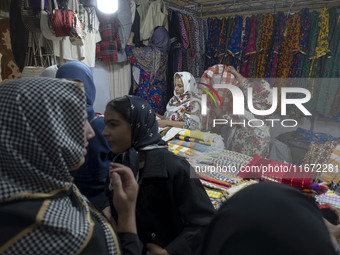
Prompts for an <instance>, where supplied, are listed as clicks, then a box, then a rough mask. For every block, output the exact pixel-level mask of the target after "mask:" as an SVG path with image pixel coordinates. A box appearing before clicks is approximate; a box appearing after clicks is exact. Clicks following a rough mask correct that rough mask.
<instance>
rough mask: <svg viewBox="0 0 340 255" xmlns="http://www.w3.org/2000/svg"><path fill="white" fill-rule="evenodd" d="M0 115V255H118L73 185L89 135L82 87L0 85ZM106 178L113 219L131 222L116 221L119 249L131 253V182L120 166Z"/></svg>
mask: <svg viewBox="0 0 340 255" xmlns="http://www.w3.org/2000/svg"><path fill="white" fill-rule="evenodd" d="M0 110H1V112H2V114H1V115H0V126H1V130H0V144H1V146H0V187H1V188H0V215H1V217H0V221H1V223H0V253H1V254H83V255H84V254H95V253H96V254H120V253H121V248H120V245H119V244H118V238H117V236H116V234H115V233H114V232H113V229H112V227H111V226H110V224H109V223H108V221H107V220H106V219H104V217H102V216H101V214H100V213H99V212H98V211H96V210H95V209H93V207H92V206H91V205H90V203H89V202H88V200H87V199H86V198H85V197H84V196H83V195H82V194H81V193H80V192H79V190H78V189H77V187H76V186H75V185H74V184H73V183H72V179H73V178H72V174H71V172H73V171H75V170H76V169H78V168H79V166H80V165H81V164H82V163H84V156H85V155H86V149H85V147H86V146H87V144H88V139H90V138H91V137H93V135H94V133H93V130H92V128H91V126H90V124H89V123H88V121H87V113H86V112H85V95H84V92H83V88H82V85H81V84H80V83H76V82H71V81H64V80H59V79H51V78H42V77H38V78H22V79H18V80H13V81H9V82H6V83H3V84H1V86H0ZM110 176H111V178H112V182H113V185H114V188H115V189H118V192H116V193H115V197H114V203H115V205H116V207H117V208H118V209H119V210H118V211H119V212H118V213H119V215H124V214H122V212H123V211H126V210H127V211H126V212H125V213H127V215H130V216H129V217H127V218H126V217H120V219H121V220H122V221H121V222H120V223H119V222H118V229H117V230H118V231H119V232H127V233H120V234H119V237H120V239H121V242H122V247H123V249H122V250H123V251H124V250H125V248H124V245H126V243H129V244H130V245H127V246H126V247H127V249H130V248H131V246H132V247H133V249H134V250H138V241H137V240H138V239H137V235H136V226H135V223H134V222H135V219H134V216H133V214H134V210H135V201H136V197H137V188H138V187H137V183H136V182H135V180H134V177H133V175H132V174H131V171H130V170H128V168H126V167H125V166H123V165H118V164H117V165H115V166H113V167H111V172H110ZM122 185H123V186H122ZM116 194H117V195H116ZM126 197H127V198H129V202H125V201H126ZM124 218H125V221H124ZM136 247H137V248H136ZM128 254H133V253H128Z"/></svg>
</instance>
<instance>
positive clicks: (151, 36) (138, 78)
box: [0, 0, 340, 216]
mask: <svg viewBox="0 0 340 255" xmlns="http://www.w3.org/2000/svg"><path fill="white" fill-rule="evenodd" d="M116 2H117V3H118V10H117V11H116V12H114V13H110V14H107V13H104V12H101V11H99V10H98V8H97V5H96V1H90V0H69V1H67V0H58V1H57V0H43V1H41V0H2V1H1V2H0V33H1V35H0V44H1V47H0V64H1V65H0V68H1V76H0V82H6V81H7V80H12V79H19V78H20V77H27V76H39V75H40V74H41V73H42V71H43V70H44V69H45V68H47V67H48V66H51V65H58V66H60V65H62V64H64V63H65V62H68V61H70V60H75V61H81V62H83V63H85V64H86V65H87V66H89V67H90V68H91V71H92V74H93V80H94V83H95V86H96V95H95V97H96V99H95V100H94V102H95V103H94V105H93V108H94V111H95V112H96V114H97V115H102V114H104V111H105V107H106V104H107V102H109V101H110V100H112V99H114V98H118V97H122V96H125V95H137V96H139V97H142V98H143V99H144V100H145V101H146V102H147V103H148V104H150V105H151V107H152V108H153V111H155V112H156V114H157V118H159V119H158V120H157V121H158V124H159V126H160V128H159V133H160V134H161V136H162V139H163V140H164V141H165V142H167V147H168V150H169V151H171V152H173V153H174V154H176V155H178V156H180V157H183V158H185V159H186V160H187V161H188V162H189V163H190V165H191V167H192V169H193V170H194V172H195V176H196V175H197V176H198V177H199V179H200V181H201V183H202V185H203V187H204V189H205V191H206V193H207V195H208V196H209V198H210V201H211V203H212V204H213V206H214V207H215V209H218V208H220V207H221V206H222V205H223V204H224V203H225V202H226V201H227V200H229V199H230V198H231V197H232V196H233V195H234V194H236V193H237V192H239V191H240V190H242V189H244V188H246V187H248V186H250V185H254V184H257V183H258V182H276V183H282V184H284V185H289V186H292V187H294V188H296V189H298V190H300V191H301V192H302V193H303V194H304V195H306V196H309V197H311V198H312V199H314V201H315V203H316V204H317V205H318V206H319V207H320V208H324V207H328V206H329V205H331V207H332V206H334V207H335V208H338V209H340V124H339V123H340V43H339V42H340V1H334V0H311V1H305V0H296V1H293V0H281V1H280V0H271V1H265V0H260V1H253V0H228V1H221V0H195V1H189V0H183V1H180V0H116ZM63 15H64V16H63ZM61 17H64V18H61ZM65 17H66V18H65ZM59 18H60V19H59ZM67 26H68V29H65V27H67ZM66 30H67V31H66ZM0 86H1V84H0ZM169 123H170V124H169ZM333 216H334V215H333Z"/></svg>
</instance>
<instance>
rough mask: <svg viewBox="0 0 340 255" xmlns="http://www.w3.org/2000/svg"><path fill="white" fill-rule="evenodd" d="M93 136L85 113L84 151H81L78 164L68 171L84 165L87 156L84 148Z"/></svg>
mask: <svg viewBox="0 0 340 255" xmlns="http://www.w3.org/2000/svg"><path fill="white" fill-rule="evenodd" d="M94 136H95V133H94V131H93V129H92V127H91V124H90V123H89V120H88V117H87V112H86V111H85V130H84V149H83V156H82V158H81V159H80V161H79V163H78V164H77V165H76V166H75V167H72V169H70V171H74V170H77V169H78V168H79V167H80V166H82V165H83V164H84V163H85V156H86V154H87V150H86V147H87V146H88V145H89V140H90V139H92V138H93V137H94Z"/></svg>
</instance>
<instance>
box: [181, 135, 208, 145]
mask: <svg viewBox="0 0 340 255" xmlns="http://www.w3.org/2000/svg"><path fill="white" fill-rule="evenodd" d="M175 138H176V139H180V140H183V141H187V142H195V143H200V144H206V145H209V146H210V145H211V142H209V141H207V142H205V141H203V140H200V139H196V138H192V137H189V136H184V135H179V134H177V135H175Z"/></svg>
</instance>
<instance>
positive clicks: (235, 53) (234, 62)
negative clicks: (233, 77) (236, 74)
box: [228, 16, 243, 68]
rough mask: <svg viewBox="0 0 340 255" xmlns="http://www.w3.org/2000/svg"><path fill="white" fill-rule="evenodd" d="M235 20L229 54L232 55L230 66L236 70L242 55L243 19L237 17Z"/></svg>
mask: <svg viewBox="0 0 340 255" xmlns="http://www.w3.org/2000/svg"><path fill="white" fill-rule="evenodd" d="M234 20H235V26H234V28H233V33H232V35H231V38H230V42H229V44H228V53H229V54H230V55H231V56H230V62H229V65H231V66H233V67H235V68H236V67H237V66H238V58H239V56H240V54H241V43H242V42H241V39H242V37H241V35H242V24H243V18H242V17H241V16H236V17H235V19H234Z"/></svg>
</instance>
